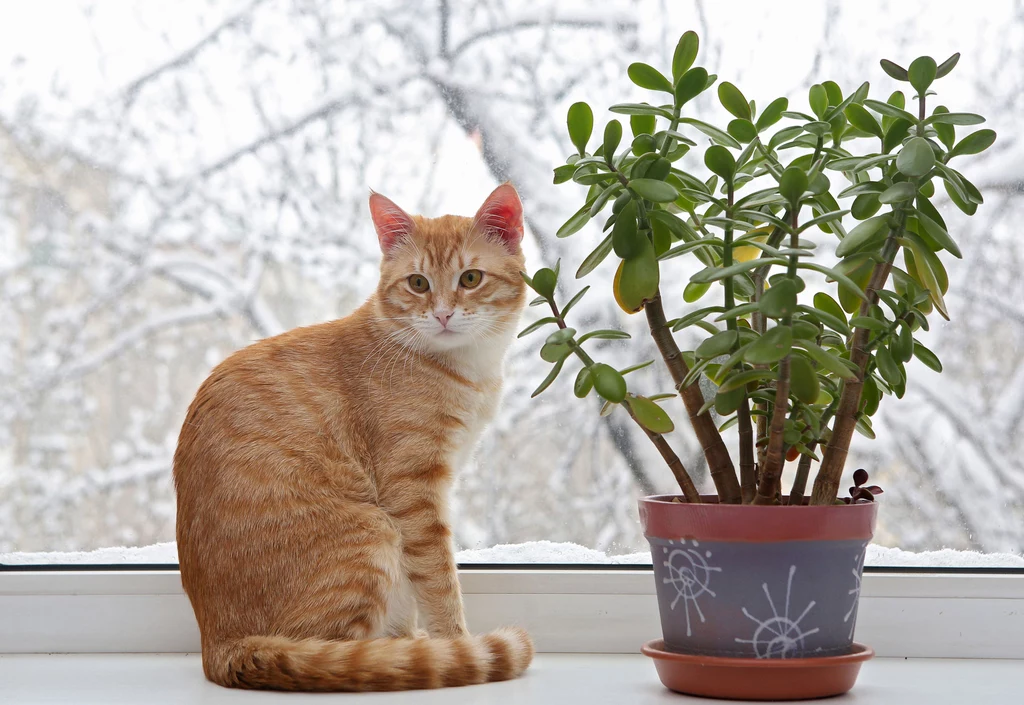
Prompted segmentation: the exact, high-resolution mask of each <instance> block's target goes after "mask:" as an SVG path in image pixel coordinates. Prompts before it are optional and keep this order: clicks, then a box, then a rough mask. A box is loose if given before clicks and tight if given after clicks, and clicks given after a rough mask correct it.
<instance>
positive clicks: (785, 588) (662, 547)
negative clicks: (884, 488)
mask: <svg viewBox="0 0 1024 705" xmlns="http://www.w3.org/2000/svg"><path fill="white" fill-rule="evenodd" d="M672 499H673V497H672V496H671V495H659V496H653V497H646V498H644V499H642V500H640V522H641V524H642V526H643V529H644V535H645V536H646V537H647V540H648V542H649V543H650V545H651V554H652V558H653V562H654V577H655V584H656V587H657V593H658V605H659V609H660V612H661V625H662V633H663V635H664V647H663V648H664V650H665V651H666V652H671V653H675V654H684V655H694V656H704V657H718V658H735V659H743V660H747V659H801V658H802V659H812V658H814V659H822V658H826V657H838V656H843V655H847V654H850V653H851V650H852V648H853V631H854V626H855V624H856V620H857V603H858V599H859V597H860V584H861V574H862V572H863V568H864V552H865V550H866V548H867V545H868V543H869V542H870V541H871V536H872V534H873V532H874V527H875V519H876V517H877V514H878V505H877V504H875V503H874V502H858V503H855V504H843V505H834V506H813V507H812V506H792V507H791V506H781V507H767V506H766V507H762V506H749V505H747V506H741V505H729V504H719V503H718V499H717V497H713V496H712V497H704V498H703V500H704V503H703V504H687V503H679V502H673V501H672ZM858 666H859V664H858ZM675 685H676V686H678V681H676V683H675ZM674 689H678V688H674ZM839 692H844V691H839ZM695 694H699V693H695ZM831 694H836V693H822V695H831ZM747 697H749V695H748V696H747ZM805 697H806V696H805Z"/></svg>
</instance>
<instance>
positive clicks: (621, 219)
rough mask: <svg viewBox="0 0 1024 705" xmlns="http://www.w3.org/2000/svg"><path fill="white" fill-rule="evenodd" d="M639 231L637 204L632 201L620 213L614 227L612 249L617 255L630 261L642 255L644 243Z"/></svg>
mask: <svg viewBox="0 0 1024 705" xmlns="http://www.w3.org/2000/svg"><path fill="white" fill-rule="evenodd" d="M642 237H644V236H643V235H640V234H639V232H638V230H637V204H636V201H632V200H631V201H630V202H629V203H627V204H626V206H625V207H624V208H623V209H622V210H621V211H619V214H618V215H617V216H616V217H615V225H613V226H612V247H613V249H614V250H615V254H616V255H618V256H619V257H621V258H622V259H629V258H630V257H635V256H636V255H638V254H640V252H641V250H642V249H643V242H641V238H642Z"/></svg>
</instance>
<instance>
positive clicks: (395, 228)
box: [370, 193, 416, 255]
mask: <svg viewBox="0 0 1024 705" xmlns="http://www.w3.org/2000/svg"><path fill="white" fill-rule="evenodd" d="M370 217H371V218H373V227H374V229H376V231H377V240H379V241H380V250H381V252H383V253H384V254H385V255H386V254H388V252H390V251H391V249H392V248H393V247H394V246H395V245H397V244H398V243H399V242H400V241H401V240H402V239H404V238H406V237H408V236H409V235H411V234H412V231H413V228H414V227H416V225H415V223H413V221H412V217H411V216H410V215H409V214H408V213H406V212H405V211H403V210H402V209H401V208H399V207H398V206H397V205H395V203H394V201H392V200H391V199H390V198H388V197H387V196H381V195H380V194H379V193H371V194H370Z"/></svg>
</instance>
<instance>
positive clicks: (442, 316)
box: [434, 311, 455, 328]
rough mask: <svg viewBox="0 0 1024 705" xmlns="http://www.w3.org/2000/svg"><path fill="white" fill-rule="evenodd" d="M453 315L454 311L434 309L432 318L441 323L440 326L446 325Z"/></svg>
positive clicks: (444, 326)
mask: <svg viewBox="0 0 1024 705" xmlns="http://www.w3.org/2000/svg"><path fill="white" fill-rule="evenodd" d="M454 315H455V311H434V318H436V319H437V320H438V321H440V323H441V327H442V328H447V327H448V321H450V320H451V319H452V316H454Z"/></svg>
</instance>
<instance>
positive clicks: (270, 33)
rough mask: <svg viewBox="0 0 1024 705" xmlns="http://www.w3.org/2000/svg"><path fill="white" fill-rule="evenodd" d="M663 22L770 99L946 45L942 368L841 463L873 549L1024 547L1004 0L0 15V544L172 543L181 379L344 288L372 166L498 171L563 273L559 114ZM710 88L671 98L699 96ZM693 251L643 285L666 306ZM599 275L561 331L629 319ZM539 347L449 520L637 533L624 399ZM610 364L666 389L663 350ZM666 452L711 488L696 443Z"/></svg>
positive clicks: (347, 291)
mask: <svg viewBox="0 0 1024 705" xmlns="http://www.w3.org/2000/svg"><path fill="white" fill-rule="evenodd" d="M687 29H695V30H697V31H698V33H699V34H700V37H701V42H702V47H701V53H700V55H699V57H698V63H700V64H703V65H705V66H707V67H708V68H709V69H711V70H713V71H714V72H717V73H718V74H719V75H720V76H721V78H722V79H723V80H730V81H733V82H734V83H736V84H737V85H738V86H739V87H740V88H741V89H742V90H743V91H744V92H745V93H746V94H747V97H749V98H754V99H756V100H757V102H758V103H759V104H760V105H765V104H767V102H768V101H769V100H771V99H773V98H775V97H777V96H778V95H787V96H788V97H789V98H790V100H791V105H793V106H796V107H797V108H798V109H804V106H806V91H807V88H808V86H809V85H810V84H812V83H814V82H820V81H822V80H825V79H832V80H835V81H837V82H838V83H839V84H840V85H841V86H842V87H843V88H844V89H845V90H852V89H853V88H854V87H856V85H858V84H859V83H860V82H861V81H863V80H870V81H871V82H872V86H873V88H872V94H873V95H874V96H876V97H878V96H882V97H884V96H886V95H888V93H889V92H890V91H891V90H893V89H894V88H895V87H896V86H895V85H894V81H892V80H891V79H889V78H888V77H887V76H885V75H884V74H883V73H882V71H881V70H880V68H879V67H878V59H879V58H882V57H888V58H891V59H893V60H895V61H897V62H899V63H903V64H904V65H905V64H906V63H907V62H909V61H910V60H911V59H912V58H914V57H915V56H917V55H919V54H924V53H927V54H930V55H932V56H934V57H935V58H936V59H938V60H940V61H941V60H943V59H945V58H946V57H947V56H949V55H950V54H952V53H953V52H954V51H960V52H962V53H963V58H962V59H961V61H960V64H959V66H958V67H957V69H956V70H955V71H954V72H953V73H952V75H951V76H950V77H948V78H946V79H943V80H942V81H940V82H939V83H938V85H937V90H938V91H939V92H940V96H939V99H940V100H941V101H942V102H943V103H944V104H946V105H948V106H950V108H951V109H952V110H967V111H975V112H980V113H984V114H985V115H987V116H988V117H989V126H990V127H992V128H993V129H995V130H996V131H997V132H998V133H999V141H998V142H997V143H996V145H995V147H993V148H992V149H991V150H989V152H987V153H986V154H985V155H983V156H982V157H980V158H974V159H972V160H971V161H970V163H969V164H968V163H967V160H964V164H965V165H966V168H965V170H966V173H967V175H968V176H969V177H970V178H971V179H972V180H973V181H974V182H975V183H976V184H978V185H979V187H981V189H982V191H983V192H984V195H985V198H986V203H985V205H984V206H983V207H982V209H981V210H979V214H978V216H977V217H975V218H974V219H972V222H966V219H965V218H963V217H958V215H959V213H958V211H956V210H955V209H954V208H951V207H950V204H949V203H948V202H946V203H943V204H941V205H940V209H941V210H942V213H943V215H944V216H945V217H946V219H947V221H949V222H950V226H951V230H952V231H953V233H954V235H955V236H957V237H958V240H959V242H960V243H961V247H962V249H963V251H964V260H963V261H956V262H947V264H948V265H949V270H950V277H951V280H952V283H951V293H950V295H949V296H948V298H947V301H948V303H949V309H950V313H951V315H952V318H953V320H952V322H951V323H948V324H942V323H939V322H936V323H935V324H934V326H933V329H932V332H930V333H927V334H925V338H924V340H925V341H926V343H927V344H928V345H929V346H930V347H932V348H933V349H934V350H935V351H936V352H937V353H938V354H939V356H940V357H941V358H942V360H943V362H944V364H945V368H946V372H945V373H944V374H943V375H941V376H940V375H937V374H935V373H933V372H931V371H929V370H928V369H926V368H924V367H923V366H922V365H919V364H914V365H912V370H911V383H910V385H909V391H908V394H907V396H906V398H905V399H904V400H903V401H902V402H897V403H891V402H892V400H886V403H884V404H883V411H881V412H880V415H879V416H878V417H876V422H875V425H876V429H877V431H878V436H879V437H878V440H877V441H874V442H869V441H867V440H866V439H864V438H862V437H860V436H858V437H857V438H856V439H855V449H854V451H855V452H854V457H853V458H852V459H851V462H850V463H849V465H848V469H849V471H850V472H852V470H853V469H854V468H857V467H866V468H868V469H870V470H871V471H872V478H873V480H875V481H877V482H879V484H881V485H883V486H884V487H885V489H886V494H885V495H884V497H883V501H884V505H885V506H884V511H883V513H882V515H881V524H880V527H879V531H878V535H877V539H876V541H877V543H879V544H881V545H883V546H893V547H900V548H903V549H908V550H914V551H921V550H928V549H938V548H942V547H950V548H959V549H971V550H975V551H984V552H997V551H998V552H1009V553H1015V554H1020V553H1021V552H1022V551H1024V459H1022V451H1024V428H1022V425H1024V278H1022V277H1020V276H1019V272H1020V271H1021V268H1022V265H1024V245H1022V244H1021V243H1022V241H1021V238H1020V233H1019V223H1020V222H1021V221H1022V218H1024V139H1021V138H1020V136H1019V131H1020V128H1021V125H1022V123H1021V120H1020V118H1019V117H1015V116H1019V115H1021V114H1022V113H1024V3H1022V2H1020V1H1017V2H1012V1H1010V0H1003V1H990V2H986V3H984V11H981V10H980V9H979V5H978V4H977V3H975V4H974V5H970V4H965V3H962V2H955V3H954V2H944V1H943V2H939V1H936V0H933V1H931V2H923V1H922V2H910V1H906V0H904V1H901V2H882V1H879V0H870V1H868V0H864V1H862V2H858V3H840V2H835V1H834V2H820V1H817V0H808V1H807V2H773V3H764V2H728V3H725V2H720V3H713V2H703V3H701V2H690V1H687V2H682V1H676V2H668V1H667V0H661V1H660V2H659V1H658V0H643V1H639V0H638V1H636V2H628V1H622V2H600V3H598V2H590V1H587V2H584V1H566V0H562V1H556V0H516V1H514V2H513V1H512V0H469V1H466V2H455V1H454V0H451V1H446V0H440V1H435V2H413V1H411V0H383V1H378V0H373V1H365V2H360V1H358V0H345V1H329V0H184V1H181V2H175V3H167V2H164V3H158V2H148V1H136V2H129V1H122V2H87V1H84V0H81V1H71V0H65V1H56V0H55V1H49V2H31V3H29V2H21V3H4V4H3V5H0V291H2V299H0V552H7V551H52V550H86V549H94V548H99V547H104V546H113V545H128V546H144V545H147V544H151V543H155V542H161V541H169V540H171V539H173V534H174V496H173V489H172V485H171V476H170V460H171V456H172V453H173V450H174V446H175V440H176V437H177V433H178V429H179V426H180V424H181V421H182V418H183V415H184V412H185V409H186V407H187V405H188V403H189V401H190V400H191V398H192V395H193V394H194V392H195V390H196V388H197V386H198V385H199V383H200V382H201V381H202V380H203V378H204V377H205V376H206V374H207V373H208V371H209V370H210V369H211V367H212V366H213V365H215V364H216V363H217V362H219V361H220V360H221V359H223V358H224V357H225V356H226V355H228V354H229V353H230V352H231V351H233V350H235V349H237V348H239V347H242V346H245V345H247V344H249V343H251V342H252V341H254V340H257V339H259V338H262V337H265V336H269V335H274V334H276V333H279V332H281V331H284V330H287V329H289V328H292V327H294V326H298V325H305V324H310V323H315V322H318V321H323V320H327V319H330V318H335V317H338V316H342V315H345V313H346V312H348V311H349V310H351V309H352V308H353V307H354V306H355V305H357V304H358V303H359V302H360V301H362V300H363V299H364V298H365V297H366V296H367V295H368V294H369V293H370V292H371V290H372V289H373V287H374V285H375V281H376V271H377V260H378V250H377V243H376V238H375V236H374V234H373V232H372V229H371V226H370V222H369V218H368V215H367V209H366V197H367V194H368V193H369V189H370V188H373V189H375V190H377V191H381V192H383V193H385V194H387V195H388V196H390V197H391V198H392V199H394V200H395V201H397V202H398V203H399V204H401V205H403V206H404V207H405V208H406V209H407V210H409V211H412V212H419V213H423V214H426V215H440V214H442V213H448V212H455V213H461V214H471V213H472V212H473V211H475V209H476V208H477V207H478V205H479V203H480V202H481V201H482V199H483V198H484V197H485V196H486V194H487V193H488V192H489V191H490V190H491V189H492V188H493V187H494V186H495V185H496V184H497V183H499V182H502V181H504V180H506V179H511V180H512V181H513V182H514V183H515V184H516V185H517V186H518V188H519V190H520V193H521V194H522V196H523V200H524V203H525V205H526V209H527V217H528V231H529V232H528V234H527V241H526V247H527V249H528V256H529V259H530V266H531V268H536V267H538V266H541V264H542V263H546V264H553V263H554V261H555V259H556V258H558V257H562V258H563V262H564V263H565V264H566V265H567V266H566V269H568V270H569V271H574V270H575V269H576V267H577V266H578V264H579V262H580V260H581V259H582V257H583V256H585V254H586V253H588V252H589V251H590V250H591V249H592V247H593V246H594V245H595V244H596V243H597V241H598V238H597V232H596V228H594V227H589V228H588V229H586V230H584V231H583V232H581V233H579V234H578V235H576V236H574V237H573V238H571V239H569V240H556V239H555V238H554V232H555V230H556V229H557V228H558V226H559V225H560V224H561V223H562V222H563V221H564V220H565V219H566V218H567V217H568V216H569V215H570V214H571V213H572V212H573V211H574V210H575V208H577V207H578V201H579V197H580V194H579V193H578V192H575V191H574V190H573V189H577V188H579V187H576V186H572V185H565V186H559V187H555V186H553V185H552V184H551V168H552V167H553V166H555V165H556V164H559V163H561V162H562V160H563V159H564V157H565V156H566V155H567V154H568V153H569V151H570V148H569V145H568V139H567V137H566V136H565V134H564V124H565V123H564V117H565V110H566V108H567V107H568V105H569V104H570V103H572V102H574V101H576V100H587V101H589V102H590V103H591V105H593V106H595V107H596V108H598V109H597V110H596V112H597V115H598V117H597V123H598V129H601V126H602V125H603V123H604V121H605V119H606V118H607V114H606V113H604V111H603V108H604V106H607V105H609V104H611V103H614V102H622V101H624V100H629V99H643V98H644V96H643V94H642V92H641V91H640V90H639V89H637V88H635V87H634V86H632V84H630V82H629V81H628V79H627V78H626V75H625V67H626V65H627V64H628V63H629V62H630V61H632V60H644V61H648V62H650V63H652V64H655V65H659V66H667V65H668V64H669V62H670V59H671V53H672V49H673V47H674V44H675V41H676V39H677V38H678V36H679V34H680V33H682V32H683V31H684V30H687ZM713 94H714V92H713V91H710V92H708V94H706V96H705V97H702V99H700V100H698V101H697V102H696V105H695V114H696V115H697V116H699V117H703V118H705V119H712V120H719V119H721V118H722V117H723V116H724V111H722V109H721V108H720V106H719V105H718V104H717V100H715V99H714V98H713ZM694 137H699V134H694ZM699 154H700V150H695V152H694V157H691V158H689V161H688V162H684V164H688V167H687V168H691V169H692V170H693V171H695V172H697V173H701V172H702V170H703V166H702V165H700V159H699V157H698V156H697V155H699ZM688 267H692V264H691V263H689V262H687V261H686V260H678V259H677V260H673V263H672V268H671V269H670V270H669V272H667V273H666V274H665V275H664V277H665V279H664V280H663V291H664V292H665V294H666V299H667V301H666V306H667V308H668V310H669V314H670V317H671V316H672V315H680V314H681V313H682V312H684V311H685V310H687V304H685V303H684V302H683V301H682V289H683V285H684V283H685V281H686V279H687V277H688V275H689V273H690V270H689V269H688ZM611 274H612V272H611V270H610V268H609V266H608V264H607V263H606V265H604V266H602V267H601V268H600V269H599V270H598V271H597V272H595V274H593V275H591V278H592V279H593V281H590V282H589V283H591V284H594V285H596V286H594V289H593V290H592V291H591V292H590V294H589V295H588V297H587V298H586V299H584V302H583V304H582V305H581V306H580V307H579V308H577V309H576V310H577V313H576V316H577V320H578V321H579V327H581V328H584V329H585V328H590V327H613V326H617V327H622V328H625V329H626V330H630V331H633V332H637V333H642V332H643V322H642V321H640V320H637V319H638V318H640V317H636V318H630V317H627V316H625V315H624V314H622V313H620V312H619V310H618V309H617V308H616V307H615V306H614V304H612V303H611V301H610V292H609V289H610V286H609V280H610V277H611ZM566 283H570V284H571V283H572V282H571V280H569V279H568V278H567V279H566ZM568 293H572V292H571V291H570V292H568ZM535 315H536V309H530V310H529V312H528V313H527V315H526V317H527V318H530V317H533V316H535ZM935 318H936V319H937V317H935ZM644 340H645V338H644V336H642V335H640V336H636V338H635V340H634V345H632V346H630V347H628V348H627V347H626V346H623V345H621V344H608V345H606V346H604V347H599V348H597V349H598V351H599V354H600V355H601V356H602V358H603V359H605V360H607V361H611V362H614V363H616V364H617V365H618V366H620V367H621V366H625V365H627V364H630V363H631V362H637V361H640V360H643V359H648V358H651V357H654V354H653V348H652V346H651V345H650V344H649V343H646V342H644ZM681 342H683V343H687V344H692V342H693V341H692V340H691V339H687V338H686V337H685V336H683V339H682V340H681ZM537 343H538V341H537V340H536V339H528V340H526V341H525V342H523V341H520V342H519V343H517V344H516V345H515V347H514V349H513V350H512V352H511V354H510V355H509V360H508V373H507V379H508V384H507V390H506V395H505V400H504V404H503V407H502V411H501V413H500V417H499V418H498V420H497V422H496V423H495V424H494V426H493V427H492V428H491V429H490V430H489V432H488V433H487V434H486V436H485V438H484V440H483V442H482V444H481V447H480V451H479V453H478V455H477V458H476V460H475V461H474V462H472V463H471V464H470V465H469V466H468V467H465V468H463V470H462V475H461V477H460V479H459V481H458V484H457V486H456V489H455V495H454V507H453V515H454V517H455V520H456V524H455V533H456V539H457V542H458V543H459V544H460V546H462V547H467V548H474V547H488V546H492V545H494V544H498V543H516V542H523V541H531V540H551V541H571V542H575V543H578V544H582V545H583V546H586V547H589V548H592V549H596V550H597V551H600V552H606V553H609V554H624V553H631V552H635V551H641V550H643V549H644V542H643V538H642V536H641V534H640V530H639V526H638V523H637V519H636V509H635V499H636V498H637V497H638V496H640V495H641V494H644V493H648V492H651V491H652V490H659V491H670V490H672V489H673V483H672V479H671V475H670V474H669V472H668V471H667V469H666V468H665V467H664V466H663V465H662V463H661V461H660V459H659V457H658V456H657V455H656V454H654V453H653V452H652V449H651V448H650V447H649V445H650V444H649V443H648V442H647V440H646V439H645V438H644V437H643V435H642V434H640V433H638V432H637V431H636V429H635V428H634V427H633V426H632V425H631V423H630V422H629V420H628V418H626V417H625V415H624V414H621V413H618V414H613V415H612V416H610V417H607V418H600V417H599V416H598V414H597V406H596V402H594V400H593V399H591V400H588V403H584V402H580V401H579V400H577V399H575V398H574V397H573V396H572V395H571V393H570V390H569V383H570V382H571V378H572V377H573V374H567V375H564V379H563V380H561V381H560V382H559V383H557V384H556V385H555V386H554V387H553V388H551V389H550V390H548V391H547V392H546V393H545V394H544V395H542V397H540V398H539V399H537V400H531V399H530V398H529V394H530V392H531V391H532V390H533V389H534V387H536V386H537V384H538V383H539V381H540V380H541V379H542V378H543V376H544V375H545V373H546V371H547V367H548V365H547V364H546V363H543V362H542V361H540V359H539V358H538V357H537V354H536V345H537ZM645 346H646V347H645ZM573 372H574V370H573ZM643 374H647V376H646V377H643V376H642V375H643ZM637 382H638V383H639V384H640V385H641V386H642V387H643V388H644V389H645V390H648V391H651V392H653V391H655V390H657V391H664V390H665V389H669V388H670V385H669V384H668V382H667V375H666V374H664V373H663V372H662V370H661V369H660V368H659V367H658V366H655V367H653V368H650V372H649V373H648V371H645V372H644V373H638V376H637ZM668 406H669V408H671V409H673V410H674V411H675V412H677V413H678V412H679V411H681V403H680V402H679V401H678V400H676V401H675V402H669V404H668ZM681 425H682V424H680V426H681ZM671 442H672V444H673V445H674V446H675V447H676V449H677V450H678V452H679V453H680V455H681V457H682V458H683V459H684V462H685V463H686V465H687V467H689V468H690V469H691V470H692V471H693V472H695V473H696V474H697V475H699V476H700V477H701V481H702V483H703V484H704V486H705V487H708V486H709V484H708V483H707V482H706V481H705V480H706V478H705V477H704V474H705V473H704V470H703V467H702V465H703V464H702V460H701V454H700V452H699V448H698V446H697V445H696V443H695V441H694V439H693V438H692V437H691V435H689V434H688V433H686V432H682V431H680V432H677V433H675V434H673V436H672V438H671ZM467 555H469V554H467ZM479 555H481V556H484V555H485V554H479ZM595 555H599V554H595ZM483 559H484V560H486V557H484V558H483ZM524 559H527V560H528V559H529V555H528V554H524ZM881 560H882V561H883V562H884V558H882V559H881Z"/></svg>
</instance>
